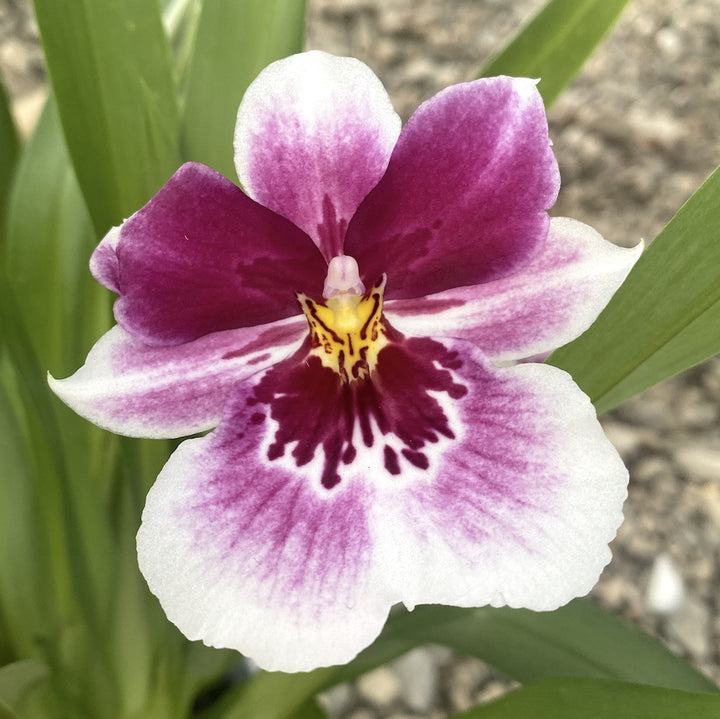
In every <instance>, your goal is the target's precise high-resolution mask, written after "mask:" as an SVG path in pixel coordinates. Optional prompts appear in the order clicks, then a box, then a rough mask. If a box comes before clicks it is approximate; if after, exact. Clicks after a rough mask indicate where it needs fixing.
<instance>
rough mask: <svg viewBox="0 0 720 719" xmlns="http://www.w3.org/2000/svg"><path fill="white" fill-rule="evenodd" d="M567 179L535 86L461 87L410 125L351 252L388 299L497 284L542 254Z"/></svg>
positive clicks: (520, 82) (363, 208)
mask: <svg viewBox="0 0 720 719" xmlns="http://www.w3.org/2000/svg"><path fill="white" fill-rule="evenodd" d="M559 185H560V179H559V174H558V169H557V163H556V161H555V157H554V156H553V154H552V151H551V149H550V141H549V139H548V130H547V120H546V118H545V111H544V108H543V104H542V99H541V98H540V95H539V93H538V92H537V89H536V87H535V83H534V82H533V81H532V80H526V79H514V78H509V77H497V78H490V79H484V80H476V81H475V82H469V83H465V84H461V85H454V86H452V87H449V88H447V89H446V90H444V91H442V92H440V93H439V94H437V95H436V96H435V97H433V98H432V99H430V100H428V101H427V102H425V103H424V104H423V105H421V106H420V107H419V108H418V110H417V111H416V112H415V114H414V115H413V116H412V117H411V118H410V121H409V122H408V124H407V125H406V126H405V128H403V131H402V133H401V134H400V138H399V140H398V142H397V145H396V147H395V150H394V151H393V154H392V156H391V158H390V163H389V165H388V168H387V172H386V173H385V175H384V176H383V178H382V179H381V180H380V182H379V183H378V185H377V187H376V188H375V189H374V190H373V191H372V192H371V193H370V194H369V195H368V197H367V198H366V199H365V200H364V201H363V203H362V204H361V205H360V207H359V208H358V211H357V213H356V215H355V217H354V218H353V220H352V222H351V223H350V226H349V228H348V232H347V240H346V243H345V252H346V253H347V254H348V255H351V256H353V257H355V259H356V260H357V261H358V263H359V265H360V270H361V272H362V276H363V279H364V280H366V284H367V283H368V282H374V281H375V279H376V278H377V277H379V276H380V274H382V273H383V272H386V273H387V275H388V284H387V295H386V297H387V299H394V298H409V297H419V296H423V295H427V294H431V293H434V292H440V291H442V290H447V289H450V288H452V287H461V286H464V285H473V284H477V283H480V282H488V281H490V280H494V279H498V278H500V277H504V276H505V275H508V274H510V273H511V272H513V271H516V270H517V269H518V268H520V267H522V266H523V265H525V264H527V263H528V262H529V261H530V260H531V259H532V258H533V257H534V256H535V255H536V254H537V253H538V252H540V251H541V249H542V245H543V243H544V241H545V237H546V235H547V229H548V223H549V220H548V216H547V213H546V210H547V209H548V208H549V207H551V206H552V204H553V203H554V202H555V197H556V196H557V192H558V188H559Z"/></svg>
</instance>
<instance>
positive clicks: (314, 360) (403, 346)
mask: <svg viewBox="0 0 720 719" xmlns="http://www.w3.org/2000/svg"><path fill="white" fill-rule="evenodd" d="M389 336H390V343H389V344H388V345H386V346H385V347H384V348H383V349H382V350H380V352H379V354H378V360H377V365H376V367H375V370H374V371H373V372H372V373H371V375H370V376H369V377H367V378H364V379H358V380H355V381H353V382H344V381H343V380H342V378H341V377H340V375H339V374H337V373H336V372H335V371H334V370H332V369H330V368H328V367H325V366H324V365H323V364H322V362H321V360H320V358H319V357H317V356H316V355H313V354H309V348H310V344H309V342H308V343H306V345H304V346H303V347H302V348H301V349H300V350H298V352H297V353H296V354H295V355H294V356H293V357H290V358H288V359H287V360H284V361H283V362H280V363H278V364H277V365H275V366H274V367H273V368H272V369H270V370H269V371H268V373H267V374H266V375H265V376H264V377H263V379H262V380H261V381H260V382H259V384H258V385H257V387H256V388H255V390H254V397H252V398H250V399H249V400H248V404H249V405H251V406H257V405H259V404H265V405H268V412H269V414H270V416H271V417H272V418H273V419H274V420H275V421H276V422H277V423H278V428H277V430H276V431H275V435H274V437H273V441H272V443H271V444H270V446H269V448H268V455H267V456H268V459H270V460H274V459H278V458H279V457H282V456H283V455H284V454H285V451H286V448H287V446H288V445H292V444H295V446H294V447H293V449H292V451H291V455H292V457H293V459H294V460H295V462H296V464H297V466H299V467H300V466H303V465H305V464H308V463H309V462H310V461H311V460H312V459H313V457H314V456H315V453H316V451H317V450H318V449H321V450H322V452H323V453H324V462H323V469H322V477H321V484H322V486H323V487H325V488H326V489H331V488H332V487H334V486H336V485H337V484H338V483H339V482H340V479H341V477H340V473H339V471H338V470H339V468H340V467H341V465H348V464H350V463H352V462H353V461H354V459H355V457H356V454H357V450H356V448H355V446H354V445H353V434H354V430H355V427H356V425H357V426H358V427H359V430H360V437H361V441H362V443H363V444H364V445H365V446H367V447H372V446H373V445H374V444H375V442H376V440H377V437H376V436H375V433H377V431H378V430H379V431H380V433H381V434H382V435H388V434H394V435H395V436H396V437H397V438H398V439H399V440H400V441H401V442H402V443H403V444H404V445H405V447H404V448H403V449H402V450H401V451H400V455H398V453H397V452H396V451H395V450H394V449H393V448H392V447H390V446H388V445H385V447H384V450H383V457H384V466H385V469H386V471H387V472H388V474H389V475H397V474H401V473H402V463H403V461H405V462H407V463H408V464H409V465H412V466H413V467H415V468H419V469H427V468H428V467H429V460H428V457H427V455H426V453H425V452H423V447H424V446H425V445H426V443H428V442H437V441H438V437H439V436H443V437H447V438H448V439H453V438H454V434H453V432H452V430H451V428H450V424H449V421H448V418H447V416H446V415H445V412H444V411H443V408H442V405H441V404H440V402H438V400H437V399H436V398H435V397H434V396H433V395H432V394H430V393H431V392H443V393H445V394H447V395H448V396H449V397H450V398H452V399H454V400H459V399H461V398H462V397H463V396H465V395H466V394H467V391H468V390H467V388H466V387H465V386H464V385H461V384H458V383H456V382H455V381H454V380H453V377H452V375H451V374H450V372H449V371H448V370H449V369H459V368H460V367H461V366H462V361H461V360H460V358H459V356H458V353H457V352H451V351H449V350H447V349H446V348H445V347H444V346H443V345H442V344H440V343H439V342H436V341H434V340H431V339H427V338H405V337H403V336H402V335H400V334H399V333H397V332H395V331H394V330H390V333H389ZM373 421H374V424H373Z"/></svg>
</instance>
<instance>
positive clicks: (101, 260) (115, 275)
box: [90, 225, 122, 293]
mask: <svg viewBox="0 0 720 719" xmlns="http://www.w3.org/2000/svg"><path fill="white" fill-rule="evenodd" d="M121 227H122V225H118V226H117V227H111V228H110V230H108V233H107V234H106V235H105V237H103V238H102V240H100V244H99V245H98V246H97V247H96V248H95V251H94V252H93V253H92V256H91V257H90V272H91V273H92V276H93V277H94V278H95V279H96V280H97V281H98V282H99V283H100V284H101V285H102V286H103V287H107V288H108V289H109V290H111V291H112V292H115V293H119V292H120V269H119V267H118V259H117V244H118V241H119V240H120V229H121Z"/></svg>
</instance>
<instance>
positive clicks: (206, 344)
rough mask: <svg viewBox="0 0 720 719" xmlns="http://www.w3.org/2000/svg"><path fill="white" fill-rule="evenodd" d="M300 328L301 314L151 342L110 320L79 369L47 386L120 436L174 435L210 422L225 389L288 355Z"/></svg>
mask: <svg viewBox="0 0 720 719" xmlns="http://www.w3.org/2000/svg"><path fill="white" fill-rule="evenodd" d="M305 334H307V323H306V322H305V321H304V319H302V318H298V319H297V320H295V319H289V320H285V321H283V322H282V323H277V324H276V325H273V326H270V327H268V328H267V329H265V330H263V329H262V327H260V328H255V327H251V328H241V329H237V330H227V331H225V332H215V333H213V334H210V335H205V336H204V337H200V338H199V339H197V340H194V341H193V342H186V343H184V344H182V345H177V346H173V347H156V346H152V345H146V344H143V343H142V342H140V341H139V340H137V339H136V338H134V337H133V336H132V335H130V334H128V333H127V332H126V331H125V330H123V329H122V328H121V327H119V326H115V327H113V329H111V330H110V331H109V332H108V333H106V334H105V335H104V336H103V337H102V338H101V339H100V340H99V341H98V342H97V344H96V345H95V347H93V349H92V350H91V351H90V354H89V355H88V358H87V360H86V362H85V364H84V365H83V367H81V368H80V369H79V370H78V371H77V372H76V373H75V374H74V375H72V376H71V377H68V378H66V379H63V380H55V379H52V380H51V386H52V387H53V389H54V391H55V392H56V393H57V394H58V396H59V397H60V398H61V399H62V400H63V401H64V402H66V403H67V404H68V405H69V406H70V407H72V408H73V409H74V410H75V411H76V412H78V413H79V414H81V415H83V416H84V417H87V418H88V419H90V420H91V421H93V422H95V423H96V424H98V425H100V426H102V427H106V428H108V429H111V430H112V431H114V432H118V433H119V434H127V435H130V436H139V437H179V436H182V435H188V434H193V433H195V432H199V431H202V430H206V429H209V428H210V427H213V426H215V425H216V424H217V422H218V420H219V419H220V415H221V413H222V408H223V404H224V402H225V397H226V396H227V393H228V390H229V389H230V387H232V386H233V385H234V384H236V383H237V382H240V381H242V380H243V379H245V378H246V377H248V376H250V375H251V374H254V373H256V372H258V371H260V370H262V369H264V368H265V367H268V366H269V365H271V364H274V363H275V362H278V361H280V360H282V359H284V358H285V357H287V356H288V355H289V354H291V353H292V352H293V351H294V350H295V349H296V348H297V346H298V345H299V344H300V342H301V341H302V338H303V336H304V335H305Z"/></svg>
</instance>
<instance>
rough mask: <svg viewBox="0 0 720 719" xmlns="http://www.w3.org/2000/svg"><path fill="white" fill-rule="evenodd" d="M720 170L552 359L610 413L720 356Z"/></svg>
mask: <svg viewBox="0 0 720 719" xmlns="http://www.w3.org/2000/svg"><path fill="white" fill-rule="evenodd" d="M718 226H720V168H718V169H717V170H715V172H714V173H713V174H712V175H711V176H710V177H709V178H708V180H707V181H706V182H705V183H704V184H703V185H702V186H701V187H700V188H699V189H698V190H697V192H695V194H694V195H693V196H692V197H691V198H690V199H689V200H688V201H687V202H686V203H685V204H684V205H683V206H682V207H681V208H680V210H678V212H677V214H676V215H675V217H673V218H672V220H670V222H669V223H668V224H667V225H666V226H665V228H664V229H663V230H662V231H661V232H660V234H659V235H658V236H657V238H656V239H655V240H654V241H653V242H652V244H651V245H650V247H649V248H648V249H647V250H646V251H645V253H644V254H643V256H642V257H641V258H640V260H639V261H638V263H637V265H636V266H635V268H634V269H633V271H632V272H631V273H630V276H629V277H628V279H627V280H626V281H625V283H624V284H623V285H622V287H621V288H620V289H619V290H618V292H617V294H616V295H615V296H614V297H613V299H612V300H611V302H610V304H608V306H607V307H606V308H605V310H604V311H603V313H602V314H601V315H600V317H599V318H598V319H597V321H596V322H595V324H594V325H593V326H592V327H591V328H590V329H589V330H588V331H587V332H586V333H585V334H584V335H582V336H581V337H579V338H578V339H577V340H575V341H574V342H571V343H570V344H569V345H566V346H565V347H563V348H561V349H559V350H558V351H557V352H555V353H554V354H553V355H552V357H550V360H549V361H550V362H551V363H552V364H554V365H556V366H558V367H562V368H563V369H565V370H567V371H568V372H570V374H571V375H572V376H573V378H574V379H575V381H576V382H577V383H578V385H579V386H580V387H581V389H582V390H583V391H584V392H586V393H587V394H588V395H589V396H590V398H591V399H592V400H593V402H594V403H595V407H596V408H597V410H598V412H604V411H606V410H608V409H611V408H612V407H615V406H616V405H618V404H620V403H621V402H623V401H625V400H626V399H628V398H630V397H632V396H633V395H635V394H637V393H638V392H642V391H643V390H644V389H647V388H648V387H651V386H652V385H654V384H657V383H658V382H661V381H662V380H664V379H667V378H668V377H672V376H673V375H675V374H678V373H679V372H682V371H683V370H686V369H688V368H689V367H692V366H693V365H695V364H698V363H699V362H702V361H703V360H705V359H707V358H709V357H711V356H713V355H714V354H716V353H717V352H720V242H718V241H717V235H718V229H717V228H718Z"/></svg>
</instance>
